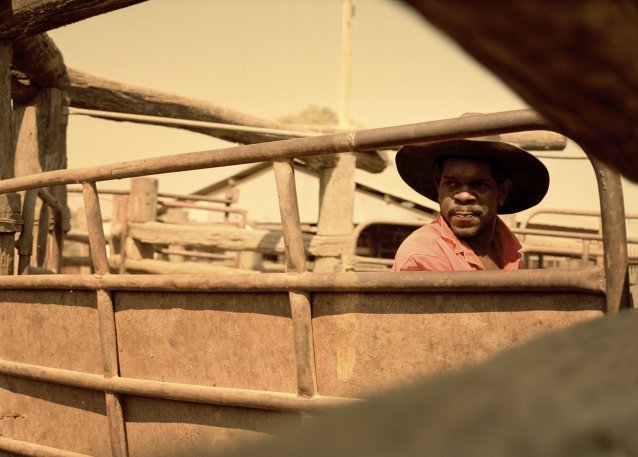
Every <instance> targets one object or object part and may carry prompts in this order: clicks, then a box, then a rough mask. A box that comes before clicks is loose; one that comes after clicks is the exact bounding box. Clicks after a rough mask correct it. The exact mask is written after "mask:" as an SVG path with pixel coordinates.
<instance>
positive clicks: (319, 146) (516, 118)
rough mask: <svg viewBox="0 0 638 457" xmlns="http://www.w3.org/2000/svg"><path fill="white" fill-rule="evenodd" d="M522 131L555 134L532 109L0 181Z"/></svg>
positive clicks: (25, 183)
mask: <svg viewBox="0 0 638 457" xmlns="http://www.w3.org/2000/svg"><path fill="white" fill-rule="evenodd" d="M521 130H552V126H551V125H550V124H548V123H547V121H545V119H543V118H542V117H541V116H540V115H539V114H538V113H536V112H535V111H534V110H531V109H524V110H516V111H506V112H502V113H493V114H481V115H476V116H466V117H461V118H454V119H445V120H438V121H430V122H421V123H416V124H409V125H400V126H395V127H383V128H377V129H369V130H358V131H352V132H346V133H337V134H332V135H322V136H318V137H311V138H295V139H290V140H282V141H272V142H269V143H258V144H249V145H244V146H236V147H231V148H223V149H215V150H210V151H201V152H191V153H185V154H176V155H171V156H165V157H155V158H150V159H142V160H133V161H129V162H119V163H113V164H108V165H102V166H98V167H89V168H78V169H67V170H54V171H47V172H43V173H38V174H35V175H29V176H22V177H19V178H12V179H6V180H2V181H0V193H8V192H16V191H20V190H27V189H36V188H41V187H49V186H53V185H61V184H72V183H80V182H86V181H91V182H97V181H108V180H112V179H122V178H132V177H135V176H145V175H153V174H162V173H172V172H178V171H187V170H197V169H203V168H214V167H223V166H228V165H240V164H246V163H253V162H266V161H274V160H280V159H292V158H295V157H308V156H313V155H320V154H329V153H336V152H351V151H368V150H375V149H383V148H387V147H391V146H401V145H404V144H414V143H425V142H430V141H441V140H446V139H455V138H466V137H478V136H487V135H494V134H498V133H509V132H517V131H521Z"/></svg>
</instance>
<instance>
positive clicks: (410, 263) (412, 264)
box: [392, 254, 453, 271]
mask: <svg viewBox="0 0 638 457" xmlns="http://www.w3.org/2000/svg"><path fill="white" fill-rule="evenodd" d="M392 269H393V270H394V271H451V270H453V268H452V265H450V263H449V262H448V261H446V260H443V259H441V258H439V257H435V256H431V255H424V254H414V255H411V256H410V257H408V258H407V260H406V261H405V262H403V264H402V265H397V264H396V261H395V265H394V267H393V268H392Z"/></svg>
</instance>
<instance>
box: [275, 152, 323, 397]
mask: <svg viewBox="0 0 638 457" xmlns="http://www.w3.org/2000/svg"><path fill="white" fill-rule="evenodd" d="M273 168H274V171H275V179H276V181H277V195H278V197H279V211H280V214H281V224H282V230H283V234H284V245H285V248H286V272H287V273H304V272H305V271H306V254H305V251H304V244H303V234H302V232H301V222H300V220H299V205H298V200H297V189H296V187H295V174H294V167H293V162H292V160H290V159H285V160H280V161H276V162H273ZM289 298H290V309H291V316H292V326H293V335H294V336H293V338H294V342H295V360H296V362H297V393H298V394H299V395H301V396H304V397H312V396H313V395H315V394H316V393H317V375H316V372H315V350H314V342H313V334H312V308H311V303H310V294H308V293H306V292H298V291H291V292H290V293H289Z"/></svg>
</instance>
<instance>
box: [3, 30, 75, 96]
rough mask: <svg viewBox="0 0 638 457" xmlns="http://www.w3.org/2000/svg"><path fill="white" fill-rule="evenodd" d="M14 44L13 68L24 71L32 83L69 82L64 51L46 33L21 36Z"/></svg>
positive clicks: (51, 85) (54, 83) (57, 85)
mask: <svg viewBox="0 0 638 457" xmlns="http://www.w3.org/2000/svg"><path fill="white" fill-rule="evenodd" d="M12 45H13V68H12V69H13V70H17V71H20V72H22V73H24V75H25V76H26V77H27V78H28V79H29V81H30V83H31V84H32V85H33V84H36V85H37V86H39V87H64V86H66V85H67V84H68V76H67V72H66V65H65V64H64V58H63V57H62V53H61V52H60V50H59V49H58V47H57V46H56V45H55V43H54V42H53V40H52V39H51V38H50V37H49V36H48V35H47V34H46V33H41V34H39V35H34V36H29V37H25V38H19V39H17V40H14V41H13V43H12ZM33 89H34V90H37V88H36V87H34V88H33Z"/></svg>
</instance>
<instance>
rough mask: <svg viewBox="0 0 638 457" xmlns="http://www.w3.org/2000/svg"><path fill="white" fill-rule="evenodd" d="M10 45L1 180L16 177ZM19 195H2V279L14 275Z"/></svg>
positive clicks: (0, 81)
mask: <svg viewBox="0 0 638 457" xmlns="http://www.w3.org/2000/svg"><path fill="white" fill-rule="evenodd" d="M11 60H12V49H11V44H10V43H8V42H6V41H1V40H0V179H8V178H13V177H14V176H15V172H14V163H15V148H14V144H13V134H12V132H13V128H12V125H13V112H12V108H11V76H10V68H11ZM20 209H21V208H20V198H19V196H18V194H3V195H0V219H2V222H0V275H9V274H13V265H14V262H13V261H14V250H15V233H16V232H17V231H18V230H19V228H20V227H19V225H16V224H15V223H14V222H13V221H14V220H16V219H18V218H17V217H16V216H20Z"/></svg>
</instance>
